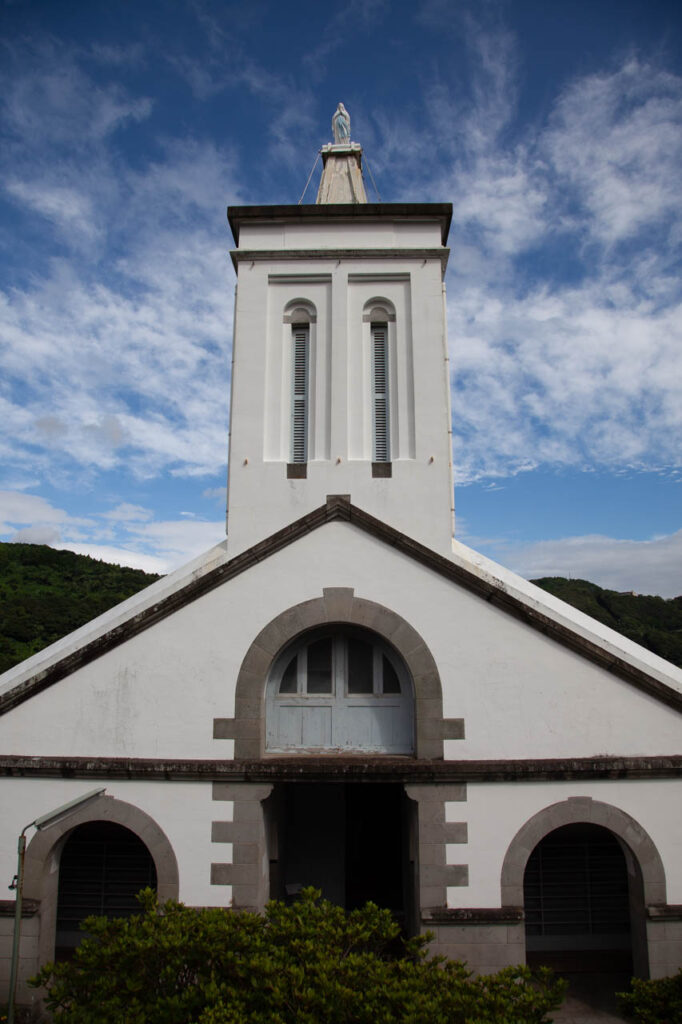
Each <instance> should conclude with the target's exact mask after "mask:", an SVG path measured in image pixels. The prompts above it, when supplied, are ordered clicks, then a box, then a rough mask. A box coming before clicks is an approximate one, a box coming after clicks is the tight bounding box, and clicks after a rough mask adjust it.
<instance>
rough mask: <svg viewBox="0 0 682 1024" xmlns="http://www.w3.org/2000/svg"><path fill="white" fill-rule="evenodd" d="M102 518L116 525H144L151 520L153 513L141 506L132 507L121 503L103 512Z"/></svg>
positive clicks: (127, 503) (128, 503)
mask: <svg viewBox="0 0 682 1024" xmlns="http://www.w3.org/2000/svg"><path fill="white" fill-rule="evenodd" d="M102 518H104V519H110V520H112V521H113V522H116V523H144V522H147V521H148V520H149V519H153V518H154V513H153V512H152V510H151V509H149V508H143V507H142V505H132V504H131V503H130V502H128V501H123V502H121V503H120V504H119V505H117V506H116V508H112V509H111V510H110V511H109V512H104V513H103V515H102Z"/></svg>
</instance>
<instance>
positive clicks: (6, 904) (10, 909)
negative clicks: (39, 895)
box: [0, 899, 40, 917]
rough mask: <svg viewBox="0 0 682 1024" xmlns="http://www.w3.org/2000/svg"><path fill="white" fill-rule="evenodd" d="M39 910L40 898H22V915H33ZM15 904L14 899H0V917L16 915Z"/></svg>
mask: <svg viewBox="0 0 682 1024" xmlns="http://www.w3.org/2000/svg"><path fill="white" fill-rule="evenodd" d="M39 910H40V900H27V899H25V900H23V902H22V904H21V916H22V917H35V915H36V914H37V913H38V911H39ZM16 913H17V905H16V903H15V902H14V900H0V917H16Z"/></svg>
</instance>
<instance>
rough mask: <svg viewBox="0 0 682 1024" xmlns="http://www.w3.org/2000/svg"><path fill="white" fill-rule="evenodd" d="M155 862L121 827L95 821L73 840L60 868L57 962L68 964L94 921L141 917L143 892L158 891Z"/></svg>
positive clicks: (79, 829) (78, 831)
mask: <svg viewBox="0 0 682 1024" xmlns="http://www.w3.org/2000/svg"><path fill="white" fill-rule="evenodd" d="M156 885H157V879H156V868H155V866H154V861H153V859H152V856H151V854H150V852H149V850H148V849H147V847H146V846H145V844H144V843H143V842H142V840H141V839H140V838H138V836H136V835H135V833H134V832H131V831H130V829H128V828H124V827H123V825H117V824H114V823H113V822H110V821H91V822H88V823H87V824H84V825H79V826H78V827H77V828H75V829H74V830H73V832H72V833H71V834H70V836H69V837H68V839H67V840H66V843H65V844H64V848H63V850H62V855H61V859H60V863H59V890H58V897H57V934H56V939H55V956H56V958H57V959H65V958H68V957H69V956H70V955H71V953H72V952H73V950H74V949H75V947H76V946H77V945H78V944H79V942H80V941H81V939H82V938H83V932H82V931H81V930H80V924H81V922H82V921H83V920H84V919H85V918H86V917H90V916H91V915H93V914H94V915H99V916H104V917H129V916H130V915H131V914H136V913H138V912H139V911H140V909H141V908H140V905H139V903H138V902H137V900H136V898H135V897H136V896H137V894H138V892H139V891H140V889H145V888H147V887H150V888H152V889H156Z"/></svg>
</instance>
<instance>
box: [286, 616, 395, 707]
mask: <svg viewBox="0 0 682 1024" xmlns="http://www.w3.org/2000/svg"><path fill="white" fill-rule="evenodd" d="M327 637H329V638H330V639H331V641H332V652H331V653H332V656H331V673H330V675H331V689H330V690H329V691H328V692H324V693H310V692H309V691H308V689H307V678H308V677H307V658H308V649H309V647H310V646H311V645H312V644H313V643H315V642H316V641H318V640H322V639H325V638H327ZM351 638H357V639H358V640H361V641H362V642H364V643H368V644H370V645H371V647H372V690H371V692H370V691H366V692H351V691H350V690H349V671H348V668H349V657H348V640H349V639H351ZM294 658H296V690H295V691H291V690H289V691H282V689H281V686H282V681H283V679H284V676H285V674H286V672H287V670H288V669H289V666H290V664H291V662H292V661H293V659H294ZM384 658H386V659H387V660H388V662H389V663H390V665H391V667H392V668H393V671H394V672H395V675H396V678H397V680H398V685H399V687H400V689H399V690H397V691H395V690H393V691H391V690H388V691H387V690H385V689H384V662H383V659H384ZM271 685H273V687H274V694H273V695H274V697H275V698H276V699H279V698H284V699H286V700H291V699H292V698H301V699H303V700H308V698H310V699H312V700H315V701H317V700H323V699H324V698H328V699H329V700H334V701H336V700H339V699H341V700H348V699H350V700H356V699H362V698H370V699H372V698H378V699H383V698H388V699H390V700H395V699H396V698H398V697H401V698H404V697H407V696H409V695H410V694H411V692H412V686H411V683H410V681H409V678H408V675H407V672H406V669H405V667H404V666H403V665H402V662H401V659H400V657H399V656H398V655H396V654H395V652H393V651H392V650H391V648H390V647H389V645H388V644H386V643H385V642H384V641H383V640H382V639H381V638H380V637H377V636H375V635H373V634H371V633H370V632H369V631H367V632H366V633H365V631H363V630H348V629H343V630H334V629H325V630H322V631H315V633H314V634H312V635H311V634H306V635H305V636H304V637H302V638H299V640H298V642H297V643H295V644H293V645H289V647H288V648H287V649H286V650H285V651H283V652H282V654H280V656H279V657H278V659H277V662H276V664H275V668H274V671H273V673H272V676H271Z"/></svg>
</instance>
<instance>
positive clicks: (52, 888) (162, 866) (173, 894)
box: [24, 796, 179, 964]
mask: <svg viewBox="0 0 682 1024" xmlns="http://www.w3.org/2000/svg"><path fill="white" fill-rule="evenodd" d="M92 822H103V823H111V824H117V825H120V826H123V827H124V828H125V829H127V830H128V831H129V832H131V833H133V834H134V835H135V836H136V837H137V838H138V839H139V840H141V842H142V843H144V846H145V847H146V849H147V850H148V851H149V854H150V856H151V858H152V860H153V862H154V869H155V872H156V891H157V895H158V897H159V900H160V901H161V902H165V901H166V900H168V899H177V898H178V894H179V874H178V863H177V860H176V857H175V853H174V852H173V848H172V846H171V844H170V842H169V841H168V837H167V836H166V834H165V833H164V832H163V830H162V829H161V828H160V827H159V826H158V825H157V824H156V822H155V821H154V819H153V818H151V817H150V816H149V815H148V814H145V812H144V811H141V810H140V809H139V808H137V807H134V806H133V805H132V804H129V803H126V802H125V801H123V800H117V799H115V798H114V797H111V796H100V797H98V798H97V799H96V800H93V801H92V802H91V803H88V804H87V805H86V806H85V807H83V808H82V809H81V810H80V811H76V812H75V813H73V814H71V815H69V817H68V818H65V819H64V820H63V821H61V822H57V823H56V824H54V825H52V826H50V827H49V828H46V829H44V830H43V831H41V832H37V833H36V834H35V835H34V837H33V839H32V840H31V842H30V843H29V845H28V847H27V850H26V862H25V875H24V895H25V897H26V898H27V899H33V900H38V901H39V902H40V939H39V961H40V963H41V964H43V963H45V962H46V961H48V960H52V959H54V952H55V934H56V927H57V906H58V897H59V871H58V870H56V869H57V868H58V866H59V862H60V860H61V855H62V851H63V849H64V846H65V844H66V842H67V840H68V838H69V836H70V835H71V834H72V833H74V831H75V830H76V829H77V828H78V827H79V826H81V825H86V824H89V823H92Z"/></svg>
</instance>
